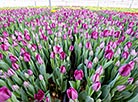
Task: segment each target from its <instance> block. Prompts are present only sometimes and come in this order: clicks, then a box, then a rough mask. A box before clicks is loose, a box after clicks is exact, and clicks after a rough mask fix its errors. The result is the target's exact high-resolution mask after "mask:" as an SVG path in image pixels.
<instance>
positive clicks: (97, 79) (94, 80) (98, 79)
mask: <svg viewBox="0 0 138 102" xmlns="http://www.w3.org/2000/svg"><path fill="white" fill-rule="evenodd" d="M92 81H93V82H97V81H100V74H99V73H96V74H94V75H93V76H92Z"/></svg>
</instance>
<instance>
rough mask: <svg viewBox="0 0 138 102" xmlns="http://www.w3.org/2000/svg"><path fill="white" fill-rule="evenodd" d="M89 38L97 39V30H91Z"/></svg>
mask: <svg viewBox="0 0 138 102" xmlns="http://www.w3.org/2000/svg"><path fill="white" fill-rule="evenodd" d="M91 38H93V39H95V40H97V39H98V32H96V31H93V32H92V33H91Z"/></svg>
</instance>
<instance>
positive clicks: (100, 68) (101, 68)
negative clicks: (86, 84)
mask: <svg viewBox="0 0 138 102" xmlns="http://www.w3.org/2000/svg"><path fill="white" fill-rule="evenodd" d="M103 71H104V70H103V67H102V66H100V67H99V68H98V69H96V71H95V73H98V74H99V75H101V74H103Z"/></svg>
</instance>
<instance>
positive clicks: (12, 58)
mask: <svg viewBox="0 0 138 102" xmlns="http://www.w3.org/2000/svg"><path fill="white" fill-rule="evenodd" d="M9 58H10V61H11V62H12V63H15V62H16V61H17V58H16V57H15V56H13V55H10V56H9Z"/></svg>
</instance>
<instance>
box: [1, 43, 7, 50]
mask: <svg viewBox="0 0 138 102" xmlns="http://www.w3.org/2000/svg"><path fill="white" fill-rule="evenodd" d="M0 48H1V49H2V50H3V51H8V50H9V46H8V45H7V44H1V45H0Z"/></svg>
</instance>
